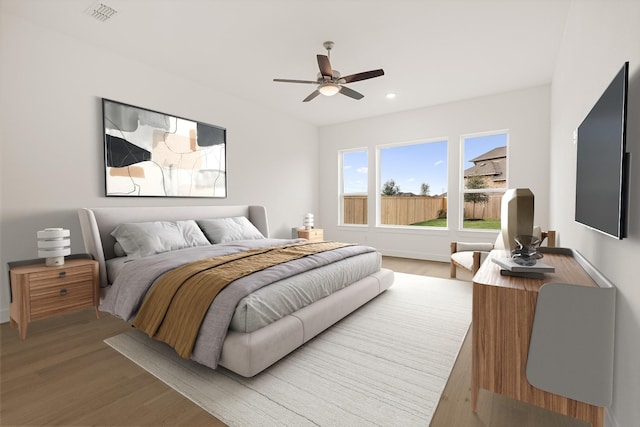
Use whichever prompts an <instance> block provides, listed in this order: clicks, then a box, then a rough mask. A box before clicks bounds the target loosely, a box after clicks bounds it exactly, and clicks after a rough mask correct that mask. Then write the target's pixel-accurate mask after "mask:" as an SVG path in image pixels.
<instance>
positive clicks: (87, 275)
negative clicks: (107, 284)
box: [29, 265, 93, 295]
mask: <svg viewBox="0 0 640 427" xmlns="http://www.w3.org/2000/svg"><path fill="white" fill-rule="evenodd" d="M92 280H93V268H92V267H91V266H90V265H86V266H79V267H69V268H56V269H55V270H51V271H38V272H34V273H29V285H30V288H31V294H32V295H33V294H34V291H36V290H39V289H40V288H48V287H55V286H58V285H67V284H72V283H78V282H85V283H89V284H91V283H92ZM89 287H90V286H89Z"/></svg>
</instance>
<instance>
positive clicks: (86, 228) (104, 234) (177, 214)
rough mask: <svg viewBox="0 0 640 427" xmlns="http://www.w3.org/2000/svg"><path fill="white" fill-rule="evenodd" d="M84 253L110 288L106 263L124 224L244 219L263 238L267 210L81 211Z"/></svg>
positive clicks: (209, 208)
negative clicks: (118, 229)
mask: <svg viewBox="0 0 640 427" xmlns="http://www.w3.org/2000/svg"><path fill="white" fill-rule="evenodd" d="M78 215H79V217H80V227H81V228H82V239H83V241H84V247H85V251H86V252H87V253H89V254H91V255H92V256H93V258H94V259H96V260H98V262H99V263H100V286H107V285H108V284H109V283H108V279H107V268H106V264H105V261H106V260H108V259H111V258H114V257H115V253H114V251H113V247H114V245H115V243H116V240H115V239H114V238H113V236H111V232H112V231H113V229H114V228H116V226H118V225H119V224H122V223H125V222H147V221H178V220H187V219H194V220H198V219H210V218H228V217H236V216H245V217H247V218H248V219H249V221H251V222H252V223H253V225H255V226H256V228H257V229H258V230H260V232H261V233H262V235H263V236H264V237H269V224H268V222H267V210H266V209H265V208H264V206H248V205H241V206H169V207H165V206H163V207H114V208H81V209H79V210H78Z"/></svg>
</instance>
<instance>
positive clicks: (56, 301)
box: [31, 281, 93, 320]
mask: <svg viewBox="0 0 640 427" xmlns="http://www.w3.org/2000/svg"><path fill="white" fill-rule="evenodd" d="M92 306H93V287H92V283H91V282H90V281H84V282H77V281H76V282H75V283H73V282H72V283H60V284H57V285H55V286H43V287H40V288H37V289H36V288H33V289H31V320H36V319H40V318H43V317H48V316H52V315H55V314H62V313H66V312H68V311H75V310H79V309H82V308H89V307H92Z"/></svg>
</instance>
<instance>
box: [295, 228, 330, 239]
mask: <svg viewBox="0 0 640 427" xmlns="http://www.w3.org/2000/svg"><path fill="white" fill-rule="evenodd" d="M298 237H300V238H302V239H307V240H309V241H311V242H322V241H323V240H324V231H323V230H322V228H312V229H310V230H305V229H303V228H301V229H298Z"/></svg>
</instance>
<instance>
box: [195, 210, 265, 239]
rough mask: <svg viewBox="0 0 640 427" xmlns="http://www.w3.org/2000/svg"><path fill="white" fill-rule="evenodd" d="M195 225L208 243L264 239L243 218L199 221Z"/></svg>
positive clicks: (249, 222)
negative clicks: (202, 232)
mask: <svg viewBox="0 0 640 427" xmlns="http://www.w3.org/2000/svg"><path fill="white" fill-rule="evenodd" d="M197 223H198V225H199V226H200V228H201V229H202V231H204V234H205V235H206V236H207V238H208V239H209V241H210V242H211V243H214V244H215V243H225V242H232V241H234V240H255V239H264V236H263V235H262V233H260V231H259V230H258V229H257V228H256V227H255V226H254V225H253V224H252V223H251V221H249V220H248V219H247V218H246V217H244V216H236V217H233V218H213V219H201V220H198V221H197Z"/></svg>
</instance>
